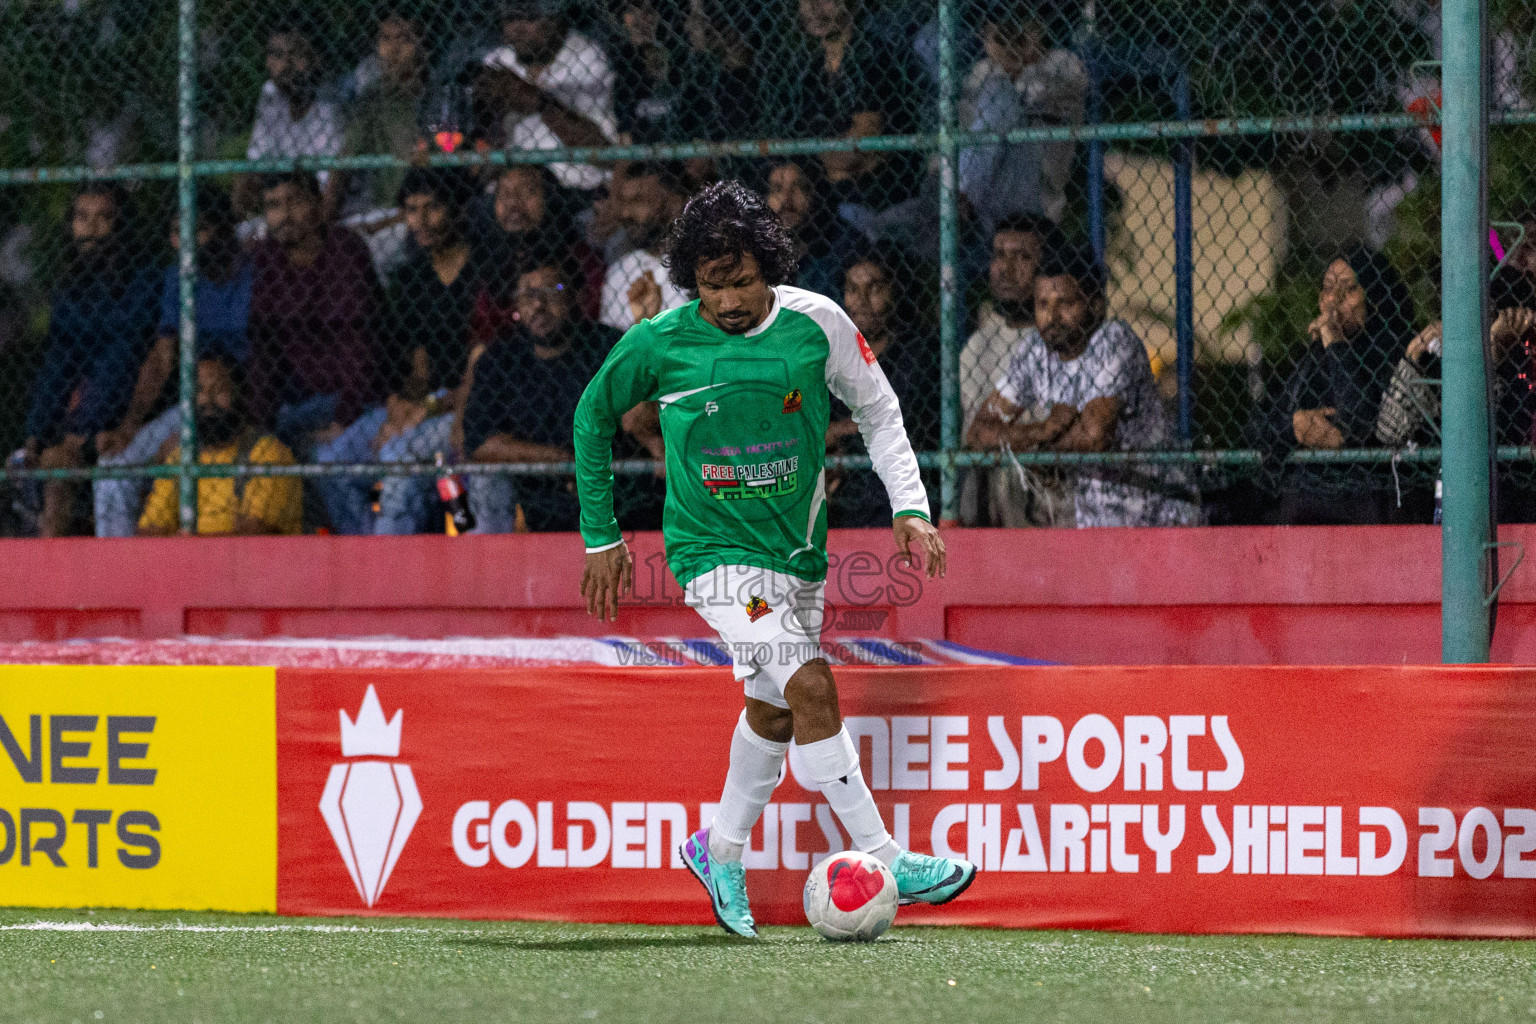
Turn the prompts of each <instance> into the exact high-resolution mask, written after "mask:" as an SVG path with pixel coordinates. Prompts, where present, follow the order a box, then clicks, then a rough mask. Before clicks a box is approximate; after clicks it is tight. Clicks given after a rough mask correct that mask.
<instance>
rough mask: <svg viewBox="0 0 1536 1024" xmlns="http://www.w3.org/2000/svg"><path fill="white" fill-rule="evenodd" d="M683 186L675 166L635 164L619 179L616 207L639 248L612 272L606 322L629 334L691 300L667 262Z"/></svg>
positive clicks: (605, 301) (606, 284) (605, 299)
mask: <svg viewBox="0 0 1536 1024" xmlns="http://www.w3.org/2000/svg"><path fill="white" fill-rule="evenodd" d="M684 198H685V197H684V195H683V186H682V179H681V176H680V171H679V169H678V168H677V167H676V166H675V165H673V164H662V163H640V164H631V165H629V167H628V168H626V169H625V170H624V172H623V173H622V174H619V175H616V176H615V178H614V181H613V203H614V205H615V207H616V208H617V214H618V218H619V221H620V222H621V223H622V224H623V226H624V233H625V235H626V236H627V237H628V239H629V242H630V244H631V245H633V246H634V249H633V250H632V251H631V252H629V253H628V254H627V255H625V256H623V257H621V258H620V259H619V261H618V262H616V263H614V264H613V265H612V266H611V267H609V268H608V276H607V278H606V279H605V280H604V282H603V301H602V321H603V323H605V324H607V325H608V326H609V327H612V328H614V329H615V330H620V331H624V330H628V329H629V328H630V327H632V326H634V324H636V323H638V322H639V321H641V320H646V319H649V318H650V317H653V316H655V315H656V314H658V313H660V312H661V311H663V310H667V309H672V308H673V307H675V306H681V305H683V304H684V303H686V302H688V301H689V297H688V293H687V292H685V291H683V290H682V289H681V288H678V287H677V286H676V285H674V284H673V283H672V277H671V275H670V274H668V273H667V268H666V267H665V266H664V265H663V264H662V262H661V249H662V242H663V241H664V240H665V239H666V236H667V229H668V228H669V227H671V225H672V221H673V220H674V219H675V218H676V217H677V216H678V214H680V213H682V212H683V200H684Z"/></svg>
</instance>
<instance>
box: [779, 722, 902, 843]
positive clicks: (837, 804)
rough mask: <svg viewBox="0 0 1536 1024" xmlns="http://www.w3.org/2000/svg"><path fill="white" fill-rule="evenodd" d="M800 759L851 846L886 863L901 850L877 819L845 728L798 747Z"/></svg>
mask: <svg viewBox="0 0 1536 1024" xmlns="http://www.w3.org/2000/svg"><path fill="white" fill-rule="evenodd" d="M800 760H801V763H802V764H804V765H805V770H806V771H807V772H809V773H810V776H811V781H812V782H814V783H816V785H817V786H819V787H820V788H821V795H822V796H824V797H826V798H827V803H829V804H831V805H832V810H833V812H834V813H835V814H836V815H837V820H838V821H841V822H842V823H843V827H844V828H846V829H847V830H848V834H849V835H850V836H852V837H853V848H854V849H855V850H858V851H859V852H861V853H867V854H870V855H871V856H874V857H877V858H879V859H880V860H881V861H882V862H884V863H885V864H886V865H887V866H889V865H890V864H891V862H892V861H894V860H895V859H896V855H897V854H898V853H900V852H901V849H900V847H898V846H897V845H896V843H895V841H894V840H893V839H891V834H890V833H889V832H887V831H886V828H885V822H884V821H881V820H880V809H879V808H878V807H876V806H875V797H874V794H872V793H871V792H870V791H869V785H868V784H867V783H865V781H864V772H863V771H862V770H861V769H860V768H859V748H858V747H856V746H854V743H853V737H852V736H849V735H848V730H847V728H846V727H845V728H843V729H842V730H840V731H839V732H838V734H837V735H836V736H830V737H828V738H827V739H824V740H817V741H816V742H815V743H807V744H806V745H805V746H803V747H801V748H800Z"/></svg>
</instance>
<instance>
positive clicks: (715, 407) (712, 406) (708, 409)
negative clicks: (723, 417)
mask: <svg viewBox="0 0 1536 1024" xmlns="http://www.w3.org/2000/svg"><path fill="white" fill-rule="evenodd" d="M719 411H720V404H719V403H718V402H705V403H704V415H705V416H713V415H714V414H715V413H717V412H719Z"/></svg>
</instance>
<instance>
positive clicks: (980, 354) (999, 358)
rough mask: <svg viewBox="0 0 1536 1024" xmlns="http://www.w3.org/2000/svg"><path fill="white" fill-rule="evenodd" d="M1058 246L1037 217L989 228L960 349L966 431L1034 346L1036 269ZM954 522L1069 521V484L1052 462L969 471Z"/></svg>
mask: <svg viewBox="0 0 1536 1024" xmlns="http://www.w3.org/2000/svg"><path fill="white" fill-rule="evenodd" d="M1061 244H1062V242H1061V239H1060V232H1059V231H1058V230H1057V229H1056V226H1055V225H1054V224H1052V223H1051V222H1050V221H1048V220H1046V219H1045V218H1044V217H1041V216H1036V215H1031V214H1021V215H1018V216H1012V217H1007V218H1004V219H1003V220H1001V221H999V222H998V224H997V229H996V230H995V231H994V232H993V233H992V260H991V263H990V264H989V265H988V268H987V299H986V301H985V302H983V303H982V306H981V310H980V313H979V314H978V316H977V319H976V329H975V331H973V332H972V333H971V336H970V337H969V338H968V339H966V342H965V347H964V348H962V349H961V350H960V413H961V422H962V427H961V430H962V432H963V431H965V430H969V429H970V426H971V423H972V422H973V421H974V420H975V418H976V414H977V413H978V412H979V411H980V410H981V406H982V403H984V402H985V401H986V399H987V397H988V396H989V395H991V394H992V390H993V388H994V387H995V386H996V385H997V382H998V381H999V380H1000V379H1001V378H1002V376H1003V372H1004V371H1005V370H1006V369H1007V368H1008V361H1009V359H1010V358H1012V356H1013V353H1014V352H1016V351H1018V349H1019V348H1020V347H1021V346H1023V345H1039V344H1041V342H1040V337H1039V335H1038V334H1037V333H1036V331H1035V271H1036V270H1038V269H1039V267H1040V262H1041V260H1042V259H1043V258H1044V256H1045V253H1046V252H1047V251H1048V250H1050V249H1054V248H1058V247H1059V246H1060V245H1061ZM960 503H961V520H962V521H963V522H965V523H966V524H967V525H970V526H1047V527H1049V526H1071V525H1073V523H1074V522H1075V521H1076V520H1075V517H1074V515H1073V511H1072V488H1071V486H1070V483H1069V482H1068V481H1067V479H1066V477H1065V476H1064V474H1062V473H1061V471H1059V470H1057V469H1054V468H1052V467H1044V466H1042V467H1036V466H1031V467H1027V468H1026V467H1023V466H1003V467H999V468H995V469H981V468H978V469H973V470H971V471H970V472H968V473H967V474H966V479H965V483H964V485H963V486H962V489H961V497H960Z"/></svg>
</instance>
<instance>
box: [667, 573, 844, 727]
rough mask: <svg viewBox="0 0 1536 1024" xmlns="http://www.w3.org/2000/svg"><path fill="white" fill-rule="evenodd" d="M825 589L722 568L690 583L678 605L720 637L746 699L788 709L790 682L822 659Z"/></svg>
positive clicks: (782, 576) (785, 578)
mask: <svg viewBox="0 0 1536 1024" xmlns="http://www.w3.org/2000/svg"><path fill="white" fill-rule="evenodd" d="M826 587H827V585H826V583H825V582H824V581H823V582H821V583H812V582H810V581H809V580H803V579H800V578H799V577H798V576H787V575H785V574H784V573H781V572H774V571H772V570H771V569H758V568H754V567H752V566H747V565H722V566H719V567H718V568H715V569H711V570H710V571H709V572H706V573H704V574H703V575H700V576H696V577H694V578H693V579H692V580H690V581H689V582H688V585H687V586H686V587H684V588H683V599H684V601H685V602H686V603H687V604H688V606H689V607H690V608H692V609H694V610H695V611H697V612H698V613H699V614H700V615H702V616H703V617H704V621H705V622H707V623H709V626H710V628H711V629H713V630H714V631H715V632H716V633H717V634H719V637H720V642H721V643H722V644H724V645H725V650H726V653H727V654H729V655H730V656H731V660H732V662H733V663H734V665H735V669H734V671H735V673H736V678H737V679H740V680H741V681H742V688H743V689H744V690H745V691H746V695H747V696H748V697H751V698H753V699H754V700H760V701H763V702H764V703H766V704H772V705H773V706H774V707H780V708H788V707H789V704H788V702H786V701H785V700H784V687H785V686H787V685H788V684H789V679H790V677H791V676H793V675H794V674H795V672H796V671H797V670H798V669H799V668H800V666H801V665H804V664H805V663H806V662H808V661H814V660H815V659H817V658H819V657H821V656H822V655H821V627H822V618H823V612H822V604H823V598H824V596H825V592H826Z"/></svg>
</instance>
